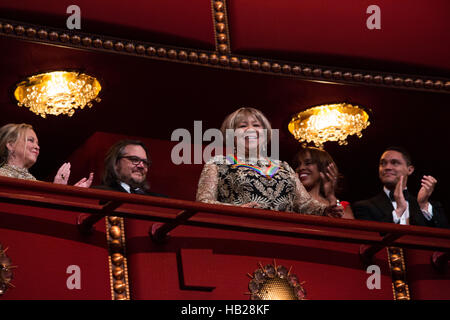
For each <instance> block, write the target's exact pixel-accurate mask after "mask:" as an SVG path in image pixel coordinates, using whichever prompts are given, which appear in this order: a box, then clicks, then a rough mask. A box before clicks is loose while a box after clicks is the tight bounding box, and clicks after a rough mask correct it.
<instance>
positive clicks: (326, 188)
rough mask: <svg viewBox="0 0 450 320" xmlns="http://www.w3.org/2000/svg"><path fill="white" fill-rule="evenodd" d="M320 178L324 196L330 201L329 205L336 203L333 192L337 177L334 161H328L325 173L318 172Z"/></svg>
mask: <svg viewBox="0 0 450 320" xmlns="http://www.w3.org/2000/svg"><path fill="white" fill-rule="evenodd" d="M320 178H321V179H322V185H323V192H324V195H325V198H326V199H327V200H328V201H329V202H330V204H331V205H334V204H336V196H335V194H334V190H335V189H336V183H337V178H338V170H337V168H336V165H335V164H334V163H330V164H329V165H328V166H327V168H326V170H325V173H323V172H320Z"/></svg>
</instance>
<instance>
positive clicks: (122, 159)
mask: <svg viewBox="0 0 450 320" xmlns="http://www.w3.org/2000/svg"><path fill="white" fill-rule="evenodd" d="M150 164H151V160H150V157H149V153H148V149H147V147H146V146H145V144H144V143H143V142H141V141H138V140H121V141H118V142H117V143H115V144H114V145H113V146H112V147H111V148H110V149H109V151H108V152H107V154H106V157H105V170H104V173H103V181H102V185H100V186H96V187H95V188H97V189H102V190H113V191H120V192H127V193H135V194H145V195H151V196H162V197H165V196H164V195H161V194H158V193H154V192H150V191H149V184H148V182H147V172H148V168H149V167H150Z"/></svg>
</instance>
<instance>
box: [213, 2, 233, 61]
mask: <svg viewBox="0 0 450 320" xmlns="http://www.w3.org/2000/svg"><path fill="white" fill-rule="evenodd" d="M211 8H212V14H213V23H214V37H215V41H216V51H218V52H219V53H220V54H223V55H228V54H230V53H231V44H230V32H229V24H228V12H227V2H226V0H211Z"/></svg>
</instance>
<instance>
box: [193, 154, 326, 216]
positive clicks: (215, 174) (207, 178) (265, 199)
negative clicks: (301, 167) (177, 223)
mask: <svg viewBox="0 0 450 320" xmlns="http://www.w3.org/2000/svg"><path fill="white" fill-rule="evenodd" d="M235 159H236V158H235ZM269 166H270V167H271V168H272V169H274V167H276V168H275V169H276V170H272V173H273V175H265V174H261V172H267V171H266V170H267V169H268V168H269ZM260 171H261V172H260ZM196 199H197V201H201V202H205V203H215V204H226V205H236V206H239V205H242V204H245V203H249V202H256V203H257V204H258V205H259V206H260V207H261V208H262V209H269V210H277V211H287V212H299V213H305V214H312V215H324V210H325V208H326V206H325V205H324V204H322V203H320V202H318V201H316V200H314V199H313V198H312V197H311V196H310V195H309V193H308V192H307V191H306V189H305V187H304V186H303V184H302V183H301V182H300V180H299V179H298V177H297V175H296V174H295V172H294V170H292V168H291V167H290V166H289V165H288V164H287V163H286V162H284V161H278V160H268V159H257V160H256V159H255V160H252V159H247V160H242V159H237V161H236V160H235V161H234V162H233V161H230V157H224V156H216V157H214V158H212V159H211V160H209V161H208V162H207V163H206V164H205V166H204V167H203V170H202V173H201V176H200V179H199V183H198V189H197V197H196Z"/></svg>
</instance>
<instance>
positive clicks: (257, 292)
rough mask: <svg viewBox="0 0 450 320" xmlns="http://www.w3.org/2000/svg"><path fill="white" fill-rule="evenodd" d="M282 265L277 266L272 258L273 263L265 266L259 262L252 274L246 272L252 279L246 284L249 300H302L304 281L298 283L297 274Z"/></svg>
mask: <svg viewBox="0 0 450 320" xmlns="http://www.w3.org/2000/svg"><path fill="white" fill-rule="evenodd" d="M291 269H292V267H291V268H289V270H288V269H287V268H285V267H283V266H282V265H279V266H277V265H276V262H275V260H274V262H273V265H272V264H268V265H266V266H265V267H263V266H262V265H261V263H259V269H256V270H255V272H254V273H253V275H251V274H248V276H249V277H250V278H251V279H252V280H250V282H249V284H248V289H249V290H250V292H248V293H247V294H249V295H250V300H304V299H305V298H306V291H305V289H304V288H303V286H302V285H303V284H304V282H302V283H300V282H299V280H298V278H297V276H296V275H295V274H292V273H291Z"/></svg>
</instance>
